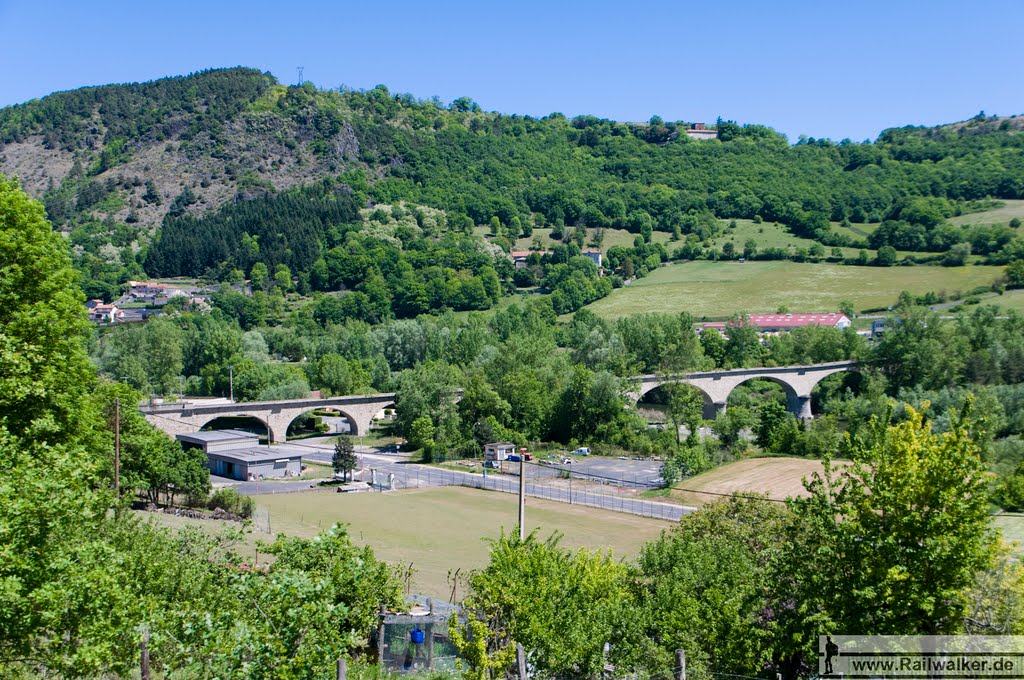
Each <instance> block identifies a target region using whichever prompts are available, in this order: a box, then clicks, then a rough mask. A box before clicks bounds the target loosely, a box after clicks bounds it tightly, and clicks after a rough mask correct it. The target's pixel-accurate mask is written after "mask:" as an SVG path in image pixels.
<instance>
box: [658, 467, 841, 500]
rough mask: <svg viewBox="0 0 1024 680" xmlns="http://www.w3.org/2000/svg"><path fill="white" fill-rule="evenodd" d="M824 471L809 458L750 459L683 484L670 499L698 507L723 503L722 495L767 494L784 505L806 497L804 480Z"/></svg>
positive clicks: (690, 479)
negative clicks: (787, 499) (792, 498)
mask: <svg viewBox="0 0 1024 680" xmlns="http://www.w3.org/2000/svg"><path fill="white" fill-rule="evenodd" d="M821 470H822V466H821V461H818V460H809V459H806V458H748V459H746V460H738V461H736V462H734V463H727V464H725V465H722V466H721V467H717V468H715V469H713V470H709V471H708V472H705V473H704V474H701V475H697V476H696V477H691V478H689V479H686V480H683V481H682V482H679V484H677V485H676V488H675V489H674V490H673V491H672V492H671V494H670V495H671V497H672V498H673V499H675V500H678V501H680V502H682V503H684V504H686V505H697V506H700V505H705V504H707V503H713V502H714V501H717V500H721V498H722V496H721V494H726V495H729V494H733V493H740V494H744V493H747V494H749V493H757V494H765V495H766V496H768V498H772V499H775V500H780V501H781V500H784V499H786V498H787V497H789V496H802V495H804V494H805V490H804V487H803V484H802V482H801V480H802V479H803V478H804V477H810V476H811V475H812V474H813V473H815V472H821ZM700 492H707V493H700Z"/></svg>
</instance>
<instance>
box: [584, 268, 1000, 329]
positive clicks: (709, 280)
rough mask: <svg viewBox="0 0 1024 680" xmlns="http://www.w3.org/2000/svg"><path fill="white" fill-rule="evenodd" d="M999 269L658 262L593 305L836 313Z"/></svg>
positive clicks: (616, 311)
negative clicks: (844, 305) (848, 304)
mask: <svg viewBox="0 0 1024 680" xmlns="http://www.w3.org/2000/svg"><path fill="white" fill-rule="evenodd" d="M1002 273H1003V268H1002V267H983V266H971V267H851V266H844V265H837V264H824V263H820V264H809V263H798V262H786V261H761V262H742V263H740V262H704V261H701V262H687V263H683V264H672V265H668V266H665V267H661V268H660V269H658V270H657V271H654V272H652V273H651V274H649V275H648V276H647V277H646V278H643V279H639V280H637V281H634V282H633V283H632V284H631V285H629V286H626V287H624V288H620V289H618V290H615V291H613V292H612V294H611V295H609V296H608V297H606V298H604V299H603V300H598V301H597V302H595V303H593V304H591V305H590V306H589V308H590V309H591V310H593V311H594V312H595V313H597V314H599V315H601V316H603V317H606V318H618V317H621V316H627V315H629V314H637V313H640V312H667V313H676V312H682V311H686V312H690V313H691V314H693V315H694V316H697V317H698V318H699V317H728V316H730V315H732V314H735V313H736V312H741V311H745V312H751V313H753V312H774V311H775V310H776V309H777V308H778V307H779V306H781V305H785V306H786V307H787V308H788V309H789V311H790V312H793V313H798V312H830V311H835V310H836V309H837V308H838V306H839V303H840V302H841V301H842V300H850V301H852V302H853V304H854V307H855V308H856V309H857V310H862V309H867V308H872V307H885V306H888V305H893V304H895V303H896V299H897V298H898V296H899V293H900V291H902V290H908V291H910V292H911V293H914V294H917V295H919V294H923V293H926V292H928V291H936V292H940V291H946V292H947V293H950V294H952V293H955V292H956V291H968V290H970V289H972V288H975V287H978V286H984V285H988V284H990V283H992V281H993V280H994V279H996V278H997V277H999V276H1001V275H1002Z"/></svg>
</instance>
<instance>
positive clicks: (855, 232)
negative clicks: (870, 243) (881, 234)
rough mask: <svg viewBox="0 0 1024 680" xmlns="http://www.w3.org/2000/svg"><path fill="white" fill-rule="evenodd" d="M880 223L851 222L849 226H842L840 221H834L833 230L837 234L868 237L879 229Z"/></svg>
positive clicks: (856, 237)
mask: <svg viewBox="0 0 1024 680" xmlns="http://www.w3.org/2000/svg"><path fill="white" fill-rule="evenodd" d="M878 226H879V223H877V222H876V223H868V224H851V225H850V226H848V227H844V226H842V225H841V224H840V223H839V222H833V223H832V231H834V232H836V233H837V234H842V235H844V236H849V237H850V238H855V239H858V240H859V239H866V238H867V237H868V236H870V235H871V234H873V233H874V232H875V230H876V229H878Z"/></svg>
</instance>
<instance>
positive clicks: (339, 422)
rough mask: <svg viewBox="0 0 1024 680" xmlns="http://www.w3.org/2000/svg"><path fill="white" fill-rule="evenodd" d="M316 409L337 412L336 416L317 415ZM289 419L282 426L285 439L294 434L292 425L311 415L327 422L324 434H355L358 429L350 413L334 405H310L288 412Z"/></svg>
mask: <svg viewBox="0 0 1024 680" xmlns="http://www.w3.org/2000/svg"><path fill="white" fill-rule="evenodd" d="M316 411H332V412H335V413H337V416H317V415H316V413H315V412H316ZM288 415H290V416H291V419H290V420H289V421H288V422H287V423H286V424H285V426H284V435H285V438H286V439H289V438H293V437H295V436H296V432H295V430H294V427H295V425H296V423H298V422H299V421H300V420H301V419H302V418H305V417H308V416H313V417H320V418H321V422H324V423H326V424H327V426H328V427H327V430H326V431H325V432H324V434H355V432H356V430H357V429H358V425H357V424H356V420H355V418H353V417H352V416H351V415H350V414H348V413H345V411H344V409H340V408H338V407H336V406H320V407H312V408H309V409H308V410H305V411H302V412H301V413H296V414H294V415H292V414H288Z"/></svg>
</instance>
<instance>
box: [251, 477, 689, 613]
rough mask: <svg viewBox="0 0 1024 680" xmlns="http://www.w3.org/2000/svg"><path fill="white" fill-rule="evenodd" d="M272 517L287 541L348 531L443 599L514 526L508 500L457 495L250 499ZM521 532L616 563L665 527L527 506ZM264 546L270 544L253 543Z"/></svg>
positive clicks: (438, 491) (575, 509) (532, 502)
mask: <svg viewBox="0 0 1024 680" xmlns="http://www.w3.org/2000/svg"><path fill="white" fill-rule="evenodd" d="M255 500H256V505H257V507H258V508H264V509H266V510H267V511H269V513H270V528H271V530H272V531H273V532H274V533H275V534H276V533H286V534H289V535H292V536H314V535H316V534H317V533H319V532H320V531H321V530H322V529H325V528H327V527H329V526H330V525H331V524H333V523H335V522H341V523H348V524H349V525H350V529H349V531H350V533H351V535H352V537H353V539H354V540H355V541H356V542H357V543H359V544H361V545H370V546H371V547H373V549H374V552H375V553H376V555H377V557H379V558H381V559H383V560H385V561H387V562H389V563H391V564H399V563H401V564H409V563H412V565H413V568H414V569H415V570H416V575H415V576H414V589H415V591H417V592H422V593H425V594H427V595H435V596H444V597H445V598H446V599H447V596H448V594H449V593H450V590H451V589H450V586H449V585H448V582H447V577H448V571H449V569H451V570H454V569H457V568H461V569H462V573H463V574H465V573H466V572H468V571H469V570H470V569H474V568H477V567H482V566H485V565H486V563H487V554H488V546H487V539H492V538H497V537H498V536H500V535H501V532H502V531H505V532H511V531H512V530H513V529H514V527H515V524H516V521H517V520H516V512H517V510H516V508H517V499H516V497H515V496H514V495H512V494H505V493H498V492H489V491H481V490H478V489H468V488H461V487H446V488H430V489H418V490H407V491H399V492H392V493H387V494H379V493H358V494H337V493H321V492H313V493H289V494H276V495H263V496H256V497H255ZM526 503H527V507H526V517H527V526H528V528H529V529H531V530H532V529H538V535H539V536H541V537H542V538H546V537H547V536H548V535H550V534H551V533H552V532H556V531H557V532H560V533H562V534H563V539H562V545H563V546H564V547H567V548H583V547H585V548H590V549H597V548H610V549H611V550H612V551H613V554H614V555H615V556H616V557H618V558H632V557H634V556H636V555H637V554H638V552H639V550H640V547H641V546H642V545H643V544H644V543H646V542H649V541H651V540H653V539H655V538H657V536H658V535H659V534H660V533H661V531H662V530H663V529H665V528H667V527H668V526H670V524H669V523H667V522H663V521H659V520H653V519H646V518H643V517H636V516H633V515H627V514H623V513H616V512H610V511H606V510H598V509H596V508H587V507H582V506H577V505H567V504H565V503H556V502H553V501H543V500H539V499H535V498H528V499H527V501H526ZM257 537H258V538H259V537H262V538H264V539H269V536H266V535H263V536H257Z"/></svg>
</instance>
